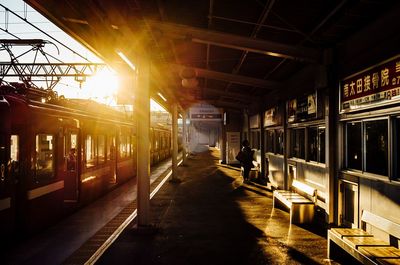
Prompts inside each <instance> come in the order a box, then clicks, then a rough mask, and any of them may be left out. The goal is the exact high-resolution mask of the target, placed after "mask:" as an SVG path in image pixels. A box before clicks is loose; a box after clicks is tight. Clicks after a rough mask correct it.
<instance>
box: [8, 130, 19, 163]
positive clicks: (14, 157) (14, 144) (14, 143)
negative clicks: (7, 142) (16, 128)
mask: <svg viewBox="0 0 400 265" xmlns="http://www.w3.org/2000/svg"><path fill="white" fill-rule="evenodd" d="M10 149H11V150H10V151H11V162H14V161H19V136H18V135H11V148H10Z"/></svg>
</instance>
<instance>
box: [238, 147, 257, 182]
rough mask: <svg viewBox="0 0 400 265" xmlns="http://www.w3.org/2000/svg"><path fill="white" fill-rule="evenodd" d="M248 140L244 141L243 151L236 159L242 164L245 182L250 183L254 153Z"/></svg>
mask: <svg viewBox="0 0 400 265" xmlns="http://www.w3.org/2000/svg"><path fill="white" fill-rule="evenodd" d="M249 145H250V143H249V141H248V140H243V142H242V146H243V147H242V150H240V151H239V153H238V154H237V156H236V159H237V160H238V161H239V162H240V164H241V166H242V167H243V182H248V181H249V175H250V170H251V168H252V167H253V155H254V151H252V150H251V148H250V146H249Z"/></svg>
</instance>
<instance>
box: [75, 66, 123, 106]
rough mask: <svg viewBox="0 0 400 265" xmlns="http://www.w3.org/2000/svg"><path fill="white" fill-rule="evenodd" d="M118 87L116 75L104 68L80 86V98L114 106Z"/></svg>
mask: <svg viewBox="0 0 400 265" xmlns="http://www.w3.org/2000/svg"><path fill="white" fill-rule="evenodd" d="M118 86H119V79H118V75H117V73H115V72H114V71H113V70H111V69H109V68H104V69H102V70H100V71H99V72H97V74H96V75H95V76H93V77H89V78H87V81H86V82H84V83H83V84H82V90H81V91H80V93H79V97H80V98H90V99H93V100H95V101H97V102H100V103H104V104H108V105H115V103H116V102H115V97H116V93H117V90H118Z"/></svg>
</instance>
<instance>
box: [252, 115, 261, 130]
mask: <svg viewBox="0 0 400 265" xmlns="http://www.w3.org/2000/svg"><path fill="white" fill-rule="evenodd" d="M249 123H250V129H257V128H260V115H253V116H251V117H250V120H249Z"/></svg>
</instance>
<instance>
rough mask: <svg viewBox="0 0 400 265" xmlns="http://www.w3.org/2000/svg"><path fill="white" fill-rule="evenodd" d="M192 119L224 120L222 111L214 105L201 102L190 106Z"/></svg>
mask: <svg viewBox="0 0 400 265" xmlns="http://www.w3.org/2000/svg"><path fill="white" fill-rule="evenodd" d="M190 120H192V121H222V111H221V109H219V108H216V107H214V106H212V105H207V104H199V105H197V106H195V107H192V108H190Z"/></svg>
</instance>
